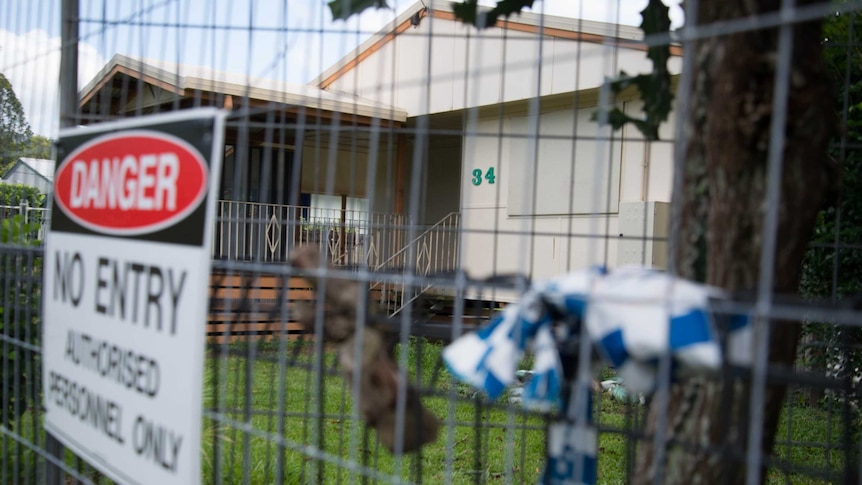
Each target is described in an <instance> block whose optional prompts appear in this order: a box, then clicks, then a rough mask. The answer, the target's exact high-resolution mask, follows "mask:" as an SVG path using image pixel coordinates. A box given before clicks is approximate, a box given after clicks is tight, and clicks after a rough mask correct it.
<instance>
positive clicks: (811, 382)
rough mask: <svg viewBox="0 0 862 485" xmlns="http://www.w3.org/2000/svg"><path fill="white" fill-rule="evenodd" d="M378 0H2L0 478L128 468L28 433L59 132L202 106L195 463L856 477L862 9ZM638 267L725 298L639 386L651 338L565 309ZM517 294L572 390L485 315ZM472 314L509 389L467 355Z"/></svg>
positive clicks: (380, 471) (323, 473) (258, 476)
mask: <svg viewBox="0 0 862 485" xmlns="http://www.w3.org/2000/svg"><path fill="white" fill-rule="evenodd" d="M365 3H372V2H356V1H347V0H345V1H343V2H342V1H335V2H332V3H331V4H328V3H327V2H326V1H324V0H304V1H302V2H276V1H264V0H260V1H256V0H219V1H214V2H206V1H202V0H139V1H135V2H112V1H107V0H62V1H60V0H33V1H29V2H17V1H7V2H2V4H0V74H2V78H0V81H3V85H2V86H0V89H2V91H0V93H2V94H0V113H2V117H0V159H2V164H3V166H2V169H3V171H4V172H3V174H2V182H3V183H2V184H0V194H3V195H2V197H0V209H2V210H0V216H2V225H0V265H2V276H3V278H2V280H0V288H2V307H0V312H2V319H0V325H2V332H0V352H2V353H0V363H2V364H0V369H2V373H0V375H2V379H3V385H2V387H0V405H2V419H0V441H2V445H0V446H2V458H0V483H14V484H23V483H34V484H35V483H49V484H52V485H53V484H61V483H62V484H73V483H75V484H77V483H84V484H109V483H114V482H113V481H112V480H111V479H110V478H109V477H107V476H105V475H103V473H102V472H100V471H99V469H98V468H97V467H95V466H94V465H93V464H90V463H87V462H86V461H85V460H83V459H82V458H80V457H78V456H76V455H75V454H74V453H72V451H70V450H68V449H65V448H64V447H63V446H62V445H61V444H60V443H59V442H58V441H56V439H54V438H52V437H51V436H49V434H48V433H46V431H45V429H44V428H43V425H42V423H43V418H44V399H45V390H44V389H42V384H41V360H42V354H41V352H42V347H41V345H42V344H41V341H42V321H41V315H42V306H41V299H42V297H43V295H45V294H46V293H45V292H47V291H50V289H47V288H42V281H43V279H42V278H43V271H48V270H50V268H43V267H42V258H43V253H44V249H43V248H44V238H45V234H46V229H47V228H48V227H49V226H50V217H49V214H50V208H51V205H52V203H53V201H52V198H51V191H52V185H51V184H52V181H53V174H54V170H55V169H56V164H55V163H56V162H53V161H56V160H57V157H56V155H55V153H54V152H55V150H54V143H55V142H56V138H57V133H58V129H59V128H60V127H75V126H81V125H95V124H98V123H103V122H107V121H112V120H117V119H121V118H128V117H142V116H148V115H151V114H155V113H164V112H172V111H177V110H186V109H193V108H197V107H206V106H209V107H212V106H214V107H217V108H220V109H223V110H225V111H226V112H228V121H227V126H226V132H225V146H224V151H223V170H222V179H221V182H220V189H219V193H218V194H214V195H215V197H216V199H217V202H216V207H217V209H216V212H217V214H216V216H217V217H216V222H215V225H214V227H212V240H213V247H212V266H211V268H212V270H211V271H212V275H211V278H210V282H209V288H210V293H209V296H210V298H209V307H208V312H207V313H208V317H207V321H206V323H205V325H202V328H205V332H206V339H207V347H206V354H205V371H204V383H203V384H204V385H203V389H204V396H203V401H204V411H203V425H202V426H203V435H202V442H201V449H200V453H201V456H202V464H203V465H202V466H203V469H202V481H203V482H204V483H226V484H233V483H242V484H257V483H495V482H502V483H537V482H538V483H585V484H587V483H608V484H611V483H655V484H659V483H747V484H750V485H756V484H759V483H767V484H779V483H805V484H809V483H846V484H850V483H862V459H860V458H862V456H860V453H862V446H860V444H862V433H860V431H862V416H860V407H859V406H860V400H859V392H860V380H862V330H860V322H862V318H860V317H862V312H860V307H862V300H860V295H862V278H860V274H862V243H860V241H862V239H860V235H862V162H860V153H862V144H860V141H862V134H860V128H862V118H861V117H860V114H859V112H860V111H859V108H860V106H862V105H860V103H862V84H860V83H862V49H860V43H859V41H858V40H857V36H858V35H859V34H860V32H859V31H857V30H855V26H856V24H857V23H860V21H859V19H858V18H857V17H858V11H859V10H860V8H862V2H857V1H849V0H848V1H831V2H829V1H827V2H818V1H793V0H783V1H781V2H778V1H767V0H756V1H747V0H746V1H743V0H724V1H721V2H719V1H708V0H699V1H698V0H687V1H686V2H685V5H684V8H685V12H683V7H682V6H681V5H679V4H678V2H674V3H672V4H668V7H670V10H669V13H668V12H665V11H663V10H662V8H660V7H661V6H662V4H661V2H658V1H657V0H651V1H649V2H645V1H634V0H632V1H630V0H615V1H608V2H583V1H578V2H568V1H562V0H560V1H554V0H545V1H542V2H535V3H533V2H512V1H510V2H500V3H501V4H503V5H505V4H518V5H520V4H521V3H532V8H523V10H522V11H521V12H520V13H513V14H511V15H510V16H508V17H505V16H500V17H499V18H497V19H496V21H494V17H493V15H492V14H493V13H494V12H496V10H492V9H491V8H492V7H493V6H494V5H496V4H497V3H496V2H490V3H488V5H489V6H487V7H486V6H479V7H478V14H477V15H475V16H474V17H473V16H471V14H470V12H471V5H472V7H475V5H473V4H472V3H470V2H466V6H464V5H461V6H459V5H460V4H461V2H455V3H454V4H452V3H450V2H441V1H437V0H418V1H417V2H407V1H400V0H399V1H395V0H389V1H388V7H387V8H381V9H376V8H369V9H367V10H364V11H362V12H361V13H355V14H352V15H346V12H349V11H350V9H356V8H359V7H358V6H359V5H362V4H365ZM373 3H375V4H377V3H384V2H373ZM482 3H483V4H484V3H487V2H482ZM598 3H601V5H598ZM645 7H646V10H644V9H645ZM641 11H644V13H645V14H644V19H645V20H644V21H643V28H641V17H640V12H641ZM338 12H341V14H345V16H347V19H346V20H342V19H336V20H333V13H338ZM464 12H467V13H466V14H465V13H464ZM483 12H484V13H483ZM465 16H466V20H465V19H464V17H465ZM665 22H667V25H664V23H665ZM476 25H479V27H477V26H476ZM860 25H862V24H860ZM639 74H644V76H642V77H636V76H637V75H639ZM625 76H630V77H628V78H626V79H625V80H623V81H620V79H621V77H625ZM58 79H59V82H58ZM46 164H47V165H46ZM46 166H47V167H49V168H47V169H46V168H45V167H46ZM28 187H29V188H28ZM309 248H312V250H309ZM316 255H319V256H320V258H321V259H320V261H319V262H318V261H317V260H316V259H315V258H316ZM632 265H637V266H645V267H649V268H654V269H656V270H658V271H659V272H660V273H659V274H662V275H666V276H667V277H668V278H678V279H674V280H673V281H676V282H677V283H674V284H675V285H677V286H673V285H671V286H669V287H668V288H671V287H674V288H675V287H679V285H682V284H683V283H681V281H682V280H691V281H699V282H704V283H706V284H708V285H711V286H714V287H719V288H723V289H725V290H726V292H725V293H722V294H721V295H720V296H719V297H717V298H715V296H716V294H713V293H710V297H711V298H712V299H711V300H710V301H709V304H708V307H707V308H706V311H707V313H708V315H710V317H709V323H710V324H712V325H714V326H713V327H711V328H712V329H713V330H714V331H715V335H714V337H715V342H714V343H715V344H716V345H717V348H718V349H719V350H720V353H719V354H717V355H718V357H717V359H718V362H719V364H718V365H717V366H716V367H715V368H712V369H710V370H707V371H703V370H702V369H701V371H695V372H685V371H686V369H681V366H684V364H680V360H677V358H678V357H679V356H680V354H679V353H674V351H672V350H671V349H668V348H667V344H663V345H665V347H663V349H664V350H663V351H660V352H657V353H655V354H652V355H650V356H648V358H646V359H645V360H646V362H645V363H643V365H644V366H646V367H645V368H649V369H652V370H653V371H654V375H652V376H647V375H646V374H645V375H644V376H643V377H642V379H643V381H640V379H639V378H635V380H634V381H633V380H632V377H631V375H632V374H631V373H626V372H625V371H624V369H623V367H624V366H625V365H627V364H625V363H624V362H627V361H626V360H625V359H627V358H629V357H630V356H631V355H634V354H637V352H638V350H637V349H638V348H643V346H644V345H647V344H645V343H644V342H642V341H638V340H637V338H645V339H646V340H648V341H652V339H651V337H649V336H650V335H653V336H654V335H659V337H658V338H659V340H661V338H665V341H666V340H668V339H672V338H673V337H672V336H668V332H669V331H668V330H667V329H665V327H661V326H656V327H651V325H655V324H656V322H655V319H653V318H651V317H650V315H648V314H647V313H646V312H644V313H643V315H642V320H643V321H642V322H641V323H640V324H639V326H638V328H639V329H640V330H637V331H636V332H634V334H629V335H630V336H629V337H626V338H631V339H633V340H632V341H628V342H625V343H626V345H629V346H630V347H623V348H625V349H627V351H630V354H631V355H629V354H626V355H625V356H623V357H620V356H619V355H617V356H610V358H609V356H608V355H607V354H606V353H602V348H603V347H602V345H603V343H604V340H603V339H602V338H601V336H597V335H595V334H591V333H590V332H591V330H590V329H592V328H594V327H591V326H590V325H591V324H590V321H589V319H590V318H596V317H595V316H592V317H591V316H590V314H589V312H588V311H587V310H583V307H578V308H581V310H578V311H575V310H574V306H565V305H563V306H562V307H561V306H559V305H557V306H555V303H554V302H555V301H557V300H554V298H556V297H555V296H553V295H557V293H554V291H556V290H558V289H559V288H558V287H557V286H554V285H555V283H553V282H556V283H559V282H560V281H562V280H560V279H559V278H561V277H563V276H564V275H567V274H581V273H578V272H583V271H587V270H589V268H597V267H601V268H605V269H604V270H602V271H607V272H608V274H610V275H614V274H620V273H617V272H618V271H622V270H623V268H627V267H630V266H632ZM597 274H602V275H603V274H605V273H603V272H600V273H597ZM597 278H599V277H598V276H597ZM548 281H550V282H552V283H550V286H547V285H546V284H545V283H543V282H548ZM591 281H593V280H591ZM595 281H598V280H595ZM644 281H646V280H644ZM595 284H598V283H595ZM646 286H648V285H647V284H646V283H642V284H634V285H632V286H628V287H626V288H627V289H626V292H625V294H624V295H623V298H622V299H621V301H620V305H621V306H625V305H626V304H631V301H636V302H641V303H642V302H643V300H642V297H643V295H641V293H643V292H645V291H647V290H645V289H644V288H645V287H646ZM590 288H596V286H591V287H590ZM590 291H592V290H590ZM590 291H588V292H587V293H588V294H589V292H590ZM668 291H671V290H668ZM536 295H539V299H538V300H530V298H533V297H535V296H536ZM557 296H558V297H559V298H563V297H566V298H568V296H567V295H565V294H564V295H563V296H559V295H557ZM618 296H619V295H618ZM629 297H631V301H629V300H627V298H629ZM639 298H641V299H639ZM525 301H538V302H539V303H538V305H539V307H540V308H539V310H541V311H547V314H546V316H547V319H546V320H541V319H540V320H539V323H537V324H536V325H537V328H538V327H543V328H549V329H550V330H551V332H549V333H548V334H547V335H549V336H551V338H552V341H553V344H554V350H553V352H554V353H556V355H558V356H560V358H561V363H562V367H561V372H562V373H561V374H560V375H559V376H558V377H559V378H560V382H558V385H559V386H560V389H559V395H560V396H561V399H562V402H563V403H564V405H563V406H562V408H560V407H559V406H558V407H554V406H550V407H546V408H545V409H536V408H535V407H530V406H528V405H527V403H526V401H525V397H529V395H530V393H531V392H532V391H533V389H532V388H533V386H532V385H531V382H532V383H533V384H535V382H536V381H535V380H534V379H539V377H538V376H539V374H540V373H541V370H542V369H546V367H543V365H546V364H547V360H546V359H547V355H548V354H547V347H542V346H541V345H540V344H539V343H537V342H532V346H528V347H527V349H526V350H527V351H526V352H520V351H518V350H517V349H516V348H517V347H518V345H519V343H523V342H521V339H525V340H529V338H527V337H525V336H524V335H521V334H520V333H519V332H520V330H514V329H513V330H511V332H509V333H508V334H505V332H503V333H499V332H498V333H496V334H494V333H493V328H498V327H489V325H492V324H493V325H502V324H501V323H500V322H501V321H502V322H505V321H508V320H506V319H505V317H503V316H502V315H507V314H506V313H505V312H506V311H507V309H509V310H512V309H516V308H520V307H519V306H518V305H519V303H521V302H525ZM560 301H561V300H560ZM566 301H570V300H566ZM598 303H600V302H598V301H594V300H592V299H590V297H589V295H588V296H587V299H586V300H585V303H584V305H586V307H587V308H593V305H594V304H595V305H598ZM635 305H636V304H635ZM668 305H671V304H670V303H668ZM563 307H565V308H563ZM530 308H532V310H530V309H529V308H528V309H523V308H521V310H520V311H522V313H519V314H518V315H519V317H518V318H521V319H522V320H518V322H521V323H523V322H527V321H528V320H529V319H530V318H532V317H531V315H533V313H530V312H531V311H539V310H536V307H530ZM561 308H563V310H562V311H561V310H560V309H561ZM611 308H614V307H613V306H611ZM568 310H572V312H571V313H568ZM579 311H583V312H584V313H578V312H579ZM339 312H341V313H339ZM612 315H615V314H612ZM728 315H731V316H733V315H744V316H745V317H746V318H747V321H748V322H749V325H750V331H751V341H750V348H748V352H749V354H748V357H750V360H749V362H748V363H747V364H745V365H737V364H735V363H734V362H732V359H731V358H730V357H729V352H730V350H729V348H730V346H731V345H730V344H729V343H728V342H729V340H730V339H731V338H732V337H729V335H731V334H732V332H733V331H734V330H736V329H737V328H736V327H734V323H733V322H734V321H735V320H733V318H730V319H728V318H727V316H728ZM713 316H714V319H713V318H712V317H713ZM608 318H609V319H613V318H616V317H615V316H611V317H608ZM620 318H623V317H620ZM529 321H530V322H532V320H529ZM339 325H343V326H339ZM524 325H527V324H524ZM524 328H528V327H524ZM529 328H532V327H529ZM345 329H346V330H345ZM477 331H480V333H479V335H484V336H488V335H491V334H493V335H494V337H493V338H495V339H500V340H493V339H489V340H482V339H479V340H482V341H481V342H480V343H477V344H476V345H475V346H473V347H470V346H467V347H458V348H459V349H464V348H467V349H472V350H473V351H475V352H476V353H477V355H478V354H479V353H481V352H482V351H484V352H487V353H488V354H491V353H494V355H495V358H498V359H501V360H500V361H499V362H502V363H499V365H500V366H502V367H504V368H507V369H511V370H512V371H513V374H512V375H510V376H508V377H510V378H511V380H510V381H505V382H504V384H506V385H505V386H504V387H505V389H504V390H502V391H501V390H499V389H497V390H493V389H491V387H493V386H490V385H486V386H485V387H484V388H483V386H482V385H478V386H474V385H470V384H469V383H467V382H464V381H463V380H461V379H459V378H458V377H459V376H456V375H455V374H456V373H455V372H453V371H452V369H453V367H457V365H458V363H457V361H458V359H459V358H460V359H466V360H467V361H470V362H473V360H470V359H472V357H468V356H466V355H457V356H455V357H452V359H454V362H453V360H451V359H450V358H449V356H447V354H446V349H447V348H450V347H449V346H450V345H454V344H455V343H458V342H462V343H463V342H465V340H464V339H465V336H470V335H473V336H475V335H476V334H475V332H477ZM531 331H532V330H531ZM340 332H341V333H340ZM540 333H541V332H540ZM504 334H505V335H504ZM641 334H643V335H645V336H646V337H644V336H643V335H642V336H641V337H639V336H638V335H641ZM712 337H713V336H710V338H712ZM468 338H470V337H468ZM507 339H508V340H507ZM488 342H490V343H488ZM486 344H487V345H488V346H483V345H486ZM495 345H496V347H495ZM671 345H673V343H671ZM639 346H640V347H639ZM451 348H455V347H451ZM501 349H503V350H501ZM543 349H544V350H543ZM543 352H544V353H543ZM470 353H471V352H470V351H467V352H464V354H470ZM368 355H370V356H371V357H373V358H366V356H368ZM501 356H502V357H501ZM477 361H478V362H481V360H477ZM488 365H489V367H487V368H482V369H478V368H477V369H476V373H477V375H479V374H481V373H482V372H485V373H486V374H490V375H492V376H493V377H495V378H496V376H495V375H494V374H493V373H494V372H495V369H496V367H494V365H498V364H493V365H491V364H488ZM482 375H484V374H482ZM165 377H166V378H168V376H165ZM460 377H462V378H463V377H465V376H463V375H462V376H460ZM467 377H469V376H467ZM477 379H479V380H481V379H480V378H479V377H475V376H474V380H473V382H474V383H476V382H477ZM482 379H485V380H484V381H482V382H486V383H487V382H490V381H489V379H490V378H487V377H483V378H482ZM648 380H649V382H652V383H653V384H652V385H648V386H647V385H645V384H644V383H645V382H647V381H648ZM381 382H382V383H381ZM641 387H648V388H649V389H648V390H646V391H645V392H640V390H641ZM491 396H493V397H491ZM569 396H571V398H569ZM560 430H565V431H560ZM561 433H562V434H561ZM575 434H577V437H575ZM560 436H563V437H562V438H561V437H560ZM574 457H577V458H574ZM580 459H583V461H576V460H580ZM573 463H577V464H576V465H575V464H573ZM555 467H556V468H555ZM576 475H577V476H576Z"/></svg>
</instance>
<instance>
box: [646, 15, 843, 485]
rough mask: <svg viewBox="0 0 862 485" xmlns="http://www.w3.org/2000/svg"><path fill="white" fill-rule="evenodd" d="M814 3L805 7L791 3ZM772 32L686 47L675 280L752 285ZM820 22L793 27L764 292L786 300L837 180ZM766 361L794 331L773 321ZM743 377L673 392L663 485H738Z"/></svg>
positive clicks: (711, 18) (786, 360) (770, 430)
mask: <svg viewBox="0 0 862 485" xmlns="http://www.w3.org/2000/svg"><path fill="white" fill-rule="evenodd" d="M806 3H812V2H811V1H810V0H806V1H799V2H797V4H806ZM779 4H780V1H779V0H703V1H701V2H700V5H699V12H698V19H697V24H698V25H710V24H713V23H715V22H719V21H723V20H729V19H734V18H739V17H745V16H753V15H757V14H762V13H764V12H770V11H775V10H777V9H778V6H779ZM777 39H778V29H765V30H758V31H756V32H746V33H740V34H733V35H726V36H720V37H712V38H708V39H704V40H702V41H699V42H697V44H696V45H695V46H694V49H695V52H694V56H693V58H694V62H695V63H696V65H695V66H694V72H695V74H694V75H693V79H692V86H691V87H692V89H691V92H692V97H691V99H690V108H691V109H690V111H689V112H688V113H679V116H684V117H686V130H685V136H687V137H688V150H687V152H686V161H685V166H684V168H683V170H684V174H683V176H684V189H683V191H682V193H679V194H674V197H679V198H681V202H682V204H683V205H682V207H683V220H682V221H680V222H681V233H680V240H679V251H678V253H677V255H676V259H677V261H678V263H679V264H678V267H679V270H680V274H681V275H682V276H684V277H687V278H692V279H696V280H700V281H706V282H707V283H709V284H711V285H715V286H719V287H723V288H726V289H728V290H752V291H753V290H754V289H755V288H756V286H757V282H758V278H759V270H760V255H761V248H762V236H763V220H764V209H765V200H766V189H767V184H766V172H767V159H768V147H769V136H770V123H771V115H772V103H773V83H774V76H775V66H776V62H777V58H778V52H777ZM820 41H821V33H820V22H809V23H804V24H797V25H796V27H795V29H794V35H793V66H792V77H791V82H790V97H789V99H788V110H787V113H788V115H787V123H786V126H785V134H786V139H785V152H784V169H783V174H782V180H781V206H780V210H779V228H778V234H777V236H778V237H777V240H778V245H777V247H776V259H775V273H774V278H775V279H774V282H775V283H774V291H775V292H777V293H795V292H796V291H797V289H798V285H799V275H800V267H801V262H802V258H803V255H804V252H805V249H806V246H807V243H808V240H809V238H810V235H811V231H812V229H813V226H814V223H815V220H816V216H817V213H818V211H819V210H820V208H821V207H822V206H823V204H824V201H825V199H826V197H827V195H828V194H829V193H830V191H831V190H832V187H833V184H834V183H835V180H836V179H837V172H836V170H835V168H834V167H833V164H832V163H831V162H830V161H829V160H828V157H827V145H828V142H829V140H830V138H831V136H832V134H833V130H834V128H835V126H836V123H835V121H834V120H835V117H834V113H833V112H832V99H833V95H832V91H831V89H830V87H829V77H828V73H827V71H826V68H825V64H824V62H823V55H822V52H821V44H820ZM771 337H772V338H771V341H770V348H769V360H770V362H772V363H781V364H786V365H788V366H790V365H792V363H793V360H794V357H795V355H796V345H797V342H798V339H799V325H797V324H796V323H789V322H772V326H771ZM748 384H749V381H732V380H729V379H728V380H723V381H718V380H706V379H698V380H690V381H686V382H682V383H679V384H675V385H673V386H672V389H671V394H670V401H669V406H668V419H667V429H666V436H667V437H668V440H670V441H672V443H671V444H669V445H667V455H666V458H667V460H666V462H665V463H663V464H661V466H663V470H662V471H661V474H662V476H663V477H664V479H663V480H662V482H663V483H674V484H676V483H679V484H689V483H702V484H708V483H732V484H736V483H744V478H745V463H744V459H745V451H746V449H747V444H746V440H747V437H748V430H747V426H748V412H749V398H748V394H749V388H748ZM784 395H785V389H784V388H783V387H781V386H770V387H768V389H767V399H766V408H765V422H764V423H763V426H764V434H763V442H762V443H761V444H759V446H762V449H763V450H764V452H765V453H769V452H771V450H772V445H773V442H774V438H775V431H776V427H777V425H778V417H779V414H780V412H781V405H782V403H783V400H784ZM659 411H660V410H659V409H657V407H654V408H652V409H650V410H649V417H648V420H647V440H646V441H644V442H642V443H641V445H640V448H639V453H638V463H637V465H636V466H637V472H636V473H635V481H636V483H652V481H653V478H654V477H655V473H656V471H657V470H654V469H653V461H654V460H653V458H654V456H655V452H656V450H655V449H654V447H653V443H652V438H651V437H652V435H653V434H654V433H655V431H656V419H657V416H658V413H659Z"/></svg>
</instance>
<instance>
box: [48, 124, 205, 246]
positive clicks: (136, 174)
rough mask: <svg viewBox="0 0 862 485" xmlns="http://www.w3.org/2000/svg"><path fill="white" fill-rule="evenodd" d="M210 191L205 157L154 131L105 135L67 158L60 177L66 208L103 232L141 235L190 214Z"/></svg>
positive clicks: (60, 198)
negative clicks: (208, 189)
mask: <svg viewBox="0 0 862 485" xmlns="http://www.w3.org/2000/svg"><path fill="white" fill-rule="evenodd" d="M206 190H207V167H206V164H205V162H204V158H203V156H202V155H201V154H200V152H198V151H197V149H195V148H194V147H193V146H191V145H190V144H188V143H186V142H185V141H183V140H181V139H179V138H177V137H175V136H172V135H168V134H165V133H159V132H154V131H125V132H121V133H112V134H108V135H104V136H100V137H98V138H95V139H93V140H90V141H89V142H87V143H86V144H84V145H82V146H81V147H79V148H78V149H77V150H75V151H74V152H72V154H71V155H69V156H68V157H66V158H65V159H63V162H62V163H61V164H60V168H59V169H58V170H57V174H56V175H55V176H54V197H55V199H56V200H57V203H58V204H59V206H60V209H61V210H62V211H63V212H64V213H66V215H68V216H69V217H70V218H72V219H73V220H74V221H75V222H77V223H78V224H81V225H82V226H84V227H87V228H89V229H92V230H94V231H97V232H101V233H105V234H114V235H135V234H145V233H149V232H154V231H157V230H160V229H164V228H165V227H168V226H170V225H172V224H174V223H176V222H178V221H180V220H182V219H184V218H185V217H186V216H188V215H189V213H191V212H192V211H193V210H194V209H195V208H196V207H197V206H198V205H199V204H200V203H201V201H202V200H203V198H204V195H206Z"/></svg>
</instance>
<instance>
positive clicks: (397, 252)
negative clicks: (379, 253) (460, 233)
mask: <svg viewBox="0 0 862 485" xmlns="http://www.w3.org/2000/svg"><path fill="white" fill-rule="evenodd" d="M460 214H461V213H460V212H450V213H448V214H446V215H445V216H443V217H442V218H441V219H440V220H439V221H437V222H436V223H434V225H432V226H431V227H429V228H428V229H426V230H425V231H423V232H422V234H420V235H418V236H416V237H415V238H413V240H412V241H410V242H409V243H407V244H405V245H404V246H403V247H402V248H401V249H399V250H398V251H396V252H394V253H392V255H391V256H389V257H388V258H386V261H383V262H382V263H380V264H378V265H377V266H375V267H374V271H378V270H380V269H381V268H383V267H385V266H386V265H387V264H389V263H390V262H391V261H393V260H394V259H395V258H397V257H398V256H400V255H401V254H402V253H404V252H405V251H407V250H408V249H409V248H410V246H413V245H415V244H416V243H418V242H419V241H421V240H422V238H424V237H425V236H427V235H428V234H429V233H430V232H431V231H433V230H434V229H436V228H437V227H438V226H440V225H442V224H444V223H446V222H448V220H449V219H453V218H454V217H455V216H459V215H460Z"/></svg>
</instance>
